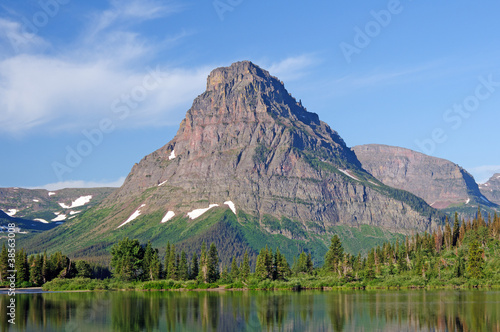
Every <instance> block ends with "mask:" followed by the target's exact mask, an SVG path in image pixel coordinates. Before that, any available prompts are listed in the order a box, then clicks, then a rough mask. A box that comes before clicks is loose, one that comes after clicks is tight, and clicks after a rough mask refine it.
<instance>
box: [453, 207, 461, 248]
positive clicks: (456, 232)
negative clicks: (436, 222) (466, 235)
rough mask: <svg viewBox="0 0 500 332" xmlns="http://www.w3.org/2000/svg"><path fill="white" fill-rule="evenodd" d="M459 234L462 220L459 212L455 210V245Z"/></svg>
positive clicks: (454, 245)
mask: <svg viewBox="0 0 500 332" xmlns="http://www.w3.org/2000/svg"><path fill="white" fill-rule="evenodd" d="M459 236H460V221H459V220H458V213H457V212H455V221H454V222H453V241H452V246H453V247H456V246H457V244H458V238H459Z"/></svg>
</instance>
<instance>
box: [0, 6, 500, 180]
mask: <svg viewBox="0 0 500 332" xmlns="http://www.w3.org/2000/svg"><path fill="white" fill-rule="evenodd" d="M499 12H500V3H499V2H498V1H492V0H491V1H482V2H481V3H480V4H479V3H477V2H472V1H454V2H453V3H450V2H431V1H411V0H401V1H397V0H391V1H365V2H359V1H357V2H354V1H352V2H347V1H342V2H341V1H335V2H334V1H329V2H326V1H324V2H320V3H314V4H308V3H304V2H298V1H297V2H290V1H280V0H273V1H249V0H220V1H219V0H217V1H211V0H208V1H182V2H181V1H152V0H143V1H139V0H135V1H134V0H133V1H130V0H124V1H118V0H114V1H85V2H83V1H72V0H40V1H31V0H27V1H22V2H21V1H17V0H4V1H2V4H0V119H1V124H2V126H0V153H1V155H2V157H3V158H2V163H0V174H2V176H1V178H0V187H13V186H17V187H45V188H50V189H57V188H62V187H75V186H76V187H83V186H85V187H87V186H101V185H118V184H120V183H121V181H123V178H124V177H125V176H126V175H127V174H128V172H129V171H130V169H131V168H132V166H133V165H134V163H136V162H139V161H140V160H141V158H142V157H143V156H145V155H146V154H149V153H151V152H152V151H154V150H156V149H158V148H159V147H161V146H163V145H164V144H166V143H167V142H168V141H170V140H171V139H172V138H173V137H174V135H175V133H176V132H177V129H178V125H179V123H180V121H181V120H182V119H183V117H184V115H185V113H186V111H187V110H188V109H189V107H190V106H191V103H192V101H193V99H194V98H195V97H196V96H197V95H199V94H201V93H202V92H203V91H204V89H205V85H206V76H207V75H208V74H209V72H210V71H211V70H212V69H214V68H216V67H220V66H228V65H230V64H231V63H232V62H235V61H239V60H251V61H253V62H254V63H256V64H257V65H259V66H261V67H263V68H264V69H267V70H269V71H270V72H271V74H272V75H275V76H277V77H278V78H280V79H281V80H282V81H284V83H285V86H286V88H287V89H288V90H289V92H291V93H292V95H293V96H294V97H296V98H297V99H301V100H302V103H303V104H304V105H305V106H306V107H307V109H308V110H309V111H312V112H315V113H318V114H319V116H320V118H321V119H322V120H323V121H325V122H326V123H328V124H329V125H330V126H331V127H332V128H333V129H334V130H337V131H338V132H339V134H340V135H341V136H342V137H343V138H344V140H345V141H346V143H347V145H348V146H355V145H358V144H368V143H380V144H388V145H396V146H401V147H405V148H409V149H413V150H417V151H421V152H425V153H427V154H431V155H433V156H437V157H441V158H445V159H449V160H451V161H453V162H455V163H457V164H459V165H461V166H463V167H464V168H466V169H467V170H468V171H469V172H471V173H472V174H473V175H474V176H475V178H476V180H477V181H478V182H482V181H485V180H487V179H488V178H489V176H491V175H492V174H493V173H494V172H500V159H499V156H500V146H499V145H498V144H495V143H497V141H496V139H497V138H498V127H499V123H500V112H499V110H500V68H499V61H498V59H499V58H500V34H499V33H498V31H500V20H498V13H499Z"/></svg>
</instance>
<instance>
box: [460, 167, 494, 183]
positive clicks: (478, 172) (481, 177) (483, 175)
mask: <svg viewBox="0 0 500 332" xmlns="http://www.w3.org/2000/svg"><path fill="white" fill-rule="evenodd" d="M468 171H469V172H470V173H471V174H472V175H473V176H474V179H476V182H477V183H485V182H488V180H489V179H490V178H491V177H492V176H493V174H495V173H500V165H483V166H477V167H472V168H469V169H468Z"/></svg>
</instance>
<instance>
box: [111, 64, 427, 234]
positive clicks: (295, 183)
mask: <svg viewBox="0 0 500 332" xmlns="http://www.w3.org/2000/svg"><path fill="white" fill-rule="evenodd" d="M383 187H384V186H383V185H382V184H381V183H380V182H378V181H377V180H376V179H374V178H373V177H372V176H371V175H370V174H368V173H366V172H365V171H364V170H363V169H362V167H361V164H360V163H359V161H358V159H357V157H356V155H355V154H354V152H353V151H352V150H351V149H349V148H348V147H347V146H346V144H345V143H344V141H343V140H342V138H341V137H340V136H339V135H338V134H337V133H336V132H335V131H334V130H332V129H331V128H330V127H329V126H328V125H327V124H326V123H324V122H322V121H320V120H319V118H318V116H317V115H316V114H314V113H310V112H308V111H306V109H305V108H304V107H303V106H302V105H301V104H300V103H298V102H297V101H296V100H295V99H294V98H293V97H292V96H291V95H290V94H289V93H288V92H287V91H286V89H285V87H284V85H283V83H282V82H280V81H279V80H278V79H277V78H275V77H273V76H271V75H270V74H269V73H268V72H267V71H265V70H262V69H261V68H259V67H257V66H255V65H254V64H252V63H251V62H247V61H244V62H238V63H235V64H233V65H231V66H230V67H226V68H218V69H215V70H214V71H213V72H212V73H211V74H210V76H209V77H208V80H207V89H206V91H205V92H204V93H203V94H201V95H200V96H198V97H197V98H196V99H195V101H194V103H193V105H192V107H191V109H190V110H188V112H187V114H186V118H185V119H184V120H183V121H182V123H181V125H180V128H179V130H178V132H177V135H176V136H175V137H174V139H172V141H170V142H169V143H168V144H166V145H165V146H164V147H162V148H160V149H159V150H157V151H155V152H153V153H152V154H150V155H148V156H146V157H145V158H144V159H143V160H141V162H140V163H139V164H136V165H135V166H134V167H133V168H132V171H131V172H130V174H129V176H128V177H127V179H126V181H125V183H124V185H123V186H122V188H120V189H119V190H118V191H116V192H115V193H113V194H112V195H111V196H110V197H109V198H108V199H107V200H106V204H104V206H106V205H107V206H121V207H122V210H121V211H119V212H118V213H116V214H114V215H113V216H112V217H111V218H110V220H112V224H113V225H114V227H116V226H118V225H120V224H121V223H122V222H123V221H124V220H125V219H127V217H128V216H129V215H130V213H132V212H133V211H134V210H135V209H138V207H140V206H142V207H141V210H140V212H141V214H147V213H152V212H154V211H158V210H161V211H162V213H167V211H172V212H173V213H175V215H176V216H179V215H180V216H187V213H188V212H190V211H192V210H195V209H201V208H207V207H208V206H209V204H219V205H221V206H222V205H223V203H224V202H227V201H231V202H232V203H233V204H234V206H235V210H236V211H239V210H241V211H244V212H245V213H249V214H252V215H256V216H260V218H262V217H263V216H264V215H271V216H275V217H277V218H281V217H286V218H289V219H291V220H294V221H296V222H298V223H300V224H301V225H302V226H301V227H304V228H305V229H308V226H307V225H308V223H311V222H312V223H316V224H320V225H321V227H320V228H321V229H323V230H325V229H328V227H330V226H335V225H339V224H343V225H349V226H359V225H361V224H368V225H375V226H380V227H384V228H386V229H390V230H393V231H399V232H410V231H412V230H418V231H423V230H425V229H429V227H431V225H432V224H435V222H436V221H437V220H435V219H432V218H431V217H430V216H429V214H427V215H426V213H422V211H417V210H418V209H415V207H414V206H410V205H409V204H408V203H407V202H404V201H402V200H398V199H395V198H394V197H391V196H390V195H388V194H386V193H384V192H383V190H382V188H383ZM117 203H118V204H117ZM423 204H424V205H425V203H423ZM424 209H425V208H424ZM158 222H159V221H158Z"/></svg>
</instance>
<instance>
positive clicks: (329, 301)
mask: <svg viewBox="0 0 500 332" xmlns="http://www.w3.org/2000/svg"><path fill="white" fill-rule="evenodd" d="M8 301H9V297H8V296H7V295H4V294H2V295H0V315H1V316H0V317H1V320H0V321H1V330H2V331H66V332H67V331H71V332H77V331H82V332H83V331H85V332H86V331H500V291H497V290H438V291H426V290H411V291H301V292H291V291H275V292H271V291H270V292H267V291H225V292H218V291H212V292H206V291H204V292H84V293H64V292H50V293H38V294H17V295H16V324H15V325H11V324H9V323H8V322H7V305H8Z"/></svg>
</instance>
